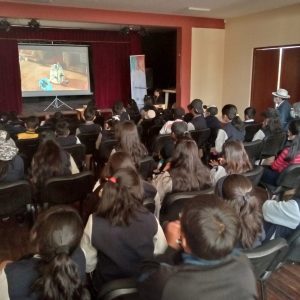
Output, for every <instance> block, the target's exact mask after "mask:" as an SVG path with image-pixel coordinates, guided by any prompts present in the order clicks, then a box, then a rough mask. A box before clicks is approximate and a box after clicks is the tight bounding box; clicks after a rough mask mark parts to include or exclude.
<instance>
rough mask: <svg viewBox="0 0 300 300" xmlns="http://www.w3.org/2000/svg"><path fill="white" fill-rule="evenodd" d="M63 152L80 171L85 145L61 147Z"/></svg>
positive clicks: (82, 164) (82, 165)
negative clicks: (72, 159)
mask: <svg viewBox="0 0 300 300" xmlns="http://www.w3.org/2000/svg"><path fill="white" fill-rule="evenodd" d="M63 149H64V150H65V151H67V152H68V153H69V154H71V156H72V157H73V158H74V160H75V162H76V165H77V167H78V169H79V170H80V171H82V170H83V167H84V162H85V149H86V147H85V145H83V144H75V145H72V146H65V147H63Z"/></svg>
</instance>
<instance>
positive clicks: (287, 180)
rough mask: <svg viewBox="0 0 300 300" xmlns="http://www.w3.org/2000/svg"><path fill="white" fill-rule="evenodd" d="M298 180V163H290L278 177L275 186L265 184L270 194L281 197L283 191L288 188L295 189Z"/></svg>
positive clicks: (299, 168) (299, 170)
mask: <svg viewBox="0 0 300 300" xmlns="http://www.w3.org/2000/svg"><path fill="white" fill-rule="evenodd" d="M299 182H300V165H299V164H297V165H290V166H289V167H287V168H286V169H285V170H284V171H283V172H282V173H281V174H280V175H279V177H278V179H277V182H276V184H277V186H272V185H270V184H266V185H265V186H266V187H267V189H268V190H269V191H270V192H271V194H272V195H278V198H279V200H280V199H282V197H283V195H284V193H285V192H286V191H288V190H292V189H295V188H296V187H297V186H298V184H299Z"/></svg>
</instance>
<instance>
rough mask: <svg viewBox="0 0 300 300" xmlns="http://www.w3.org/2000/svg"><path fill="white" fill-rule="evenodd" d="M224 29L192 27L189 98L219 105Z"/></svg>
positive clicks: (220, 98) (220, 101) (220, 99)
mask: <svg viewBox="0 0 300 300" xmlns="http://www.w3.org/2000/svg"><path fill="white" fill-rule="evenodd" d="M224 39H225V31H224V29H207V28H193V29H192V63H191V100H192V99H195V98H200V99H202V100H203V102H204V104H208V105H212V104H214V105H217V106H218V107H220V106H221V103H222V88H223V86H222V82H223V63H224Z"/></svg>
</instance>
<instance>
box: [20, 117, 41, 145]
mask: <svg viewBox="0 0 300 300" xmlns="http://www.w3.org/2000/svg"><path fill="white" fill-rule="evenodd" d="M25 126H26V131H25V132H21V133H18V134H17V138H18V140H25V139H36V138H38V137H39V134H38V133H37V132H36V130H37V128H38V126H39V119H38V118H37V117H33V116H32V117H29V118H27V119H26V121H25Z"/></svg>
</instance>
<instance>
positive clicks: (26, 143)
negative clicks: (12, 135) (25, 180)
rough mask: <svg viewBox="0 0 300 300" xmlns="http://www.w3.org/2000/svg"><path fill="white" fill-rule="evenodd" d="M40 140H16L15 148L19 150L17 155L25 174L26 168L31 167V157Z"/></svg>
mask: <svg viewBox="0 0 300 300" xmlns="http://www.w3.org/2000/svg"><path fill="white" fill-rule="evenodd" d="M39 142H40V140H39V139H38V138H35V139H24V140H16V146H17V147H18V148H19V153H20V155H21V157H22V158H23V161H24V170H25V171H26V172H27V170H28V168H29V167H30V165H31V161H32V158H33V155H34V154H35V152H36V151H37V149H38V147H39Z"/></svg>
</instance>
